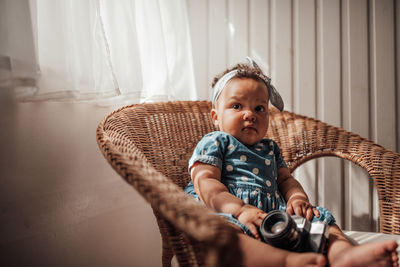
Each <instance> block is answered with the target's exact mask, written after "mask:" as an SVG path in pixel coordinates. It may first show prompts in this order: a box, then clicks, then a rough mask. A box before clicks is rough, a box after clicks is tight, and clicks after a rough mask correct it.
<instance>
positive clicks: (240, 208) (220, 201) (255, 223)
mask: <svg viewBox="0 0 400 267" xmlns="http://www.w3.org/2000/svg"><path fill="white" fill-rule="evenodd" d="M191 177H192V181H193V185H194V189H195V191H196V193H197V195H198V196H199V197H200V200H201V201H202V202H203V203H204V204H205V205H206V206H207V207H210V208H212V209H214V210H215V211H217V212H223V213H230V214H232V215H233V216H235V217H236V218H237V219H238V220H239V221H240V222H241V223H243V224H244V225H246V226H247V227H248V228H249V230H250V232H251V233H252V234H253V235H254V237H255V238H256V239H260V236H259V234H258V231H257V227H259V226H260V225H261V222H262V220H263V219H264V217H265V216H266V213H264V212H263V211H262V210H260V209H258V208H256V207H254V206H251V205H247V204H245V203H244V202H243V201H242V200H241V199H239V198H237V197H236V196H234V195H233V194H231V193H229V191H228V189H227V188H226V186H225V185H224V184H222V183H221V170H220V169H219V168H218V167H215V166H213V165H209V164H204V163H200V162H196V163H195V164H193V166H192V168H191Z"/></svg>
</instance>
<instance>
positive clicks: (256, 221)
mask: <svg viewBox="0 0 400 267" xmlns="http://www.w3.org/2000/svg"><path fill="white" fill-rule="evenodd" d="M263 219H264V218H261V216H260V218H258V219H256V220H254V224H255V225H256V226H257V227H260V226H261V223H262V221H263Z"/></svg>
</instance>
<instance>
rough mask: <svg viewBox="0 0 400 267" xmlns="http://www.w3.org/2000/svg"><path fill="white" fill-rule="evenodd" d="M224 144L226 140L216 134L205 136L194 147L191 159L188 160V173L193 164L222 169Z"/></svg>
mask: <svg viewBox="0 0 400 267" xmlns="http://www.w3.org/2000/svg"><path fill="white" fill-rule="evenodd" d="M225 143H226V138H224V137H223V135H220V134H218V132H213V133H209V134H207V135H205V136H204V137H203V138H202V139H201V140H200V141H199V143H198V144H197V145H196V148H195V149H194V151H193V154H192V157H191V158H190V159H189V172H190V168H191V167H192V166H193V164H194V163H195V162H201V163H205V164H210V165H213V166H216V167H218V168H220V169H222V161H223V158H224V150H225V149H224V146H225Z"/></svg>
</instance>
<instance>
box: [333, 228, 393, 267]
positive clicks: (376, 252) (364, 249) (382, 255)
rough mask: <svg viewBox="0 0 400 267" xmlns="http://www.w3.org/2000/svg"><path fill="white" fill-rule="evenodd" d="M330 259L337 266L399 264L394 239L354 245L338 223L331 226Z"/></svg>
mask: <svg viewBox="0 0 400 267" xmlns="http://www.w3.org/2000/svg"><path fill="white" fill-rule="evenodd" d="M329 242H330V245H329V249H328V261H329V262H330V265H331V266H332V267H335V266H343V267H347V266H349V267H350V266H395V267H397V266H399V265H398V256H397V251H396V248H397V243H396V242H395V241H393V240H389V241H383V242H379V243H368V244H363V245H359V246H353V245H352V244H351V243H350V242H349V241H348V239H347V238H346V236H345V235H344V234H343V232H342V231H341V230H340V228H339V227H338V226H337V225H333V226H331V227H330V236H329Z"/></svg>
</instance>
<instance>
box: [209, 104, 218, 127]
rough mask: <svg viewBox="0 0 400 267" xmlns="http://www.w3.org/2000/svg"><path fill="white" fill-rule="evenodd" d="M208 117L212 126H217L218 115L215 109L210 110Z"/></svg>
mask: <svg viewBox="0 0 400 267" xmlns="http://www.w3.org/2000/svg"><path fill="white" fill-rule="evenodd" d="M210 115H211V119H212V121H213V123H214V125H215V126H218V113H217V111H216V110H215V108H213V109H211V112H210Z"/></svg>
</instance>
